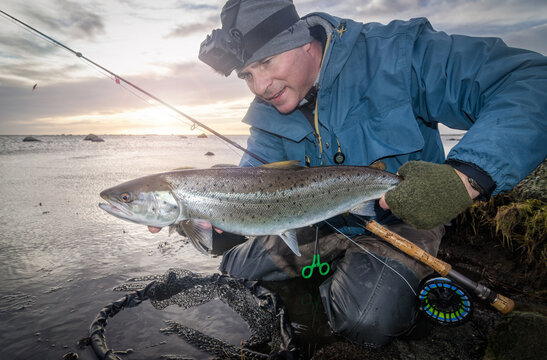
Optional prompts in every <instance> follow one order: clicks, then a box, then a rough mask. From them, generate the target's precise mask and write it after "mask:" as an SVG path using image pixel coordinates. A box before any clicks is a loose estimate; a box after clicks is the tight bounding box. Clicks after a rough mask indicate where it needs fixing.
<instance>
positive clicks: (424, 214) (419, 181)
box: [386, 161, 473, 229]
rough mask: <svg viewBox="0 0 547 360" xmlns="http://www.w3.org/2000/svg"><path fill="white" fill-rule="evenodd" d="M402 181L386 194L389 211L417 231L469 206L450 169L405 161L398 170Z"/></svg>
mask: <svg viewBox="0 0 547 360" xmlns="http://www.w3.org/2000/svg"><path fill="white" fill-rule="evenodd" d="M399 175H400V176H401V177H402V178H403V181H402V182H401V183H400V184H399V185H398V186H397V187H396V188H394V189H393V190H390V191H388V192H387V193H386V203H387V204H388V205H389V207H390V208H391V212H393V214H394V215H395V216H397V217H398V218H400V219H402V220H404V221H405V222H407V223H409V224H410V225H412V226H414V227H416V228H418V229H432V228H434V227H436V226H438V225H441V224H444V223H446V222H448V221H450V220H452V219H453V218H455V217H456V216H457V215H458V214H459V213H460V212H462V211H463V210H465V209H467V208H468V207H469V206H471V205H472V204H473V200H472V199H471V197H470V196H469V193H468V192H467V189H466V188H465V185H464V184H463V182H462V180H461V178H460V177H459V176H458V174H457V173H456V171H455V170H454V168H452V167H451V166H449V165H439V164H434V163H428V162H424V161H409V162H407V163H405V164H404V165H403V166H401V168H400V169H399Z"/></svg>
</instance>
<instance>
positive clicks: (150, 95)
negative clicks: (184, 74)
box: [0, 10, 266, 164]
mask: <svg viewBox="0 0 547 360" xmlns="http://www.w3.org/2000/svg"><path fill="white" fill-rule="evenodd" d="M0 13H2V14H3V15H4V16H6V17H8V18H9V19H10V20H11V21H12V22H14V21H15V22H16V23H17V24H20V25H22V26H24V28H26V29H28V30H30V31H32V32H34V33H35V34H39V35H40V36H41V37H42V38H43V39H45V40H47V41H49V42H51V43H53V44H54V45H57V46H59V47H61V48H63V49H65V50H67V51H69V52H71V53H72V54H74V55H76V56H77V57H78V58H80V59H82V60H84V61H86V62H87V63H89V64H91V65H93V66H94V67H96V68H98V69H101V70H102V71H104V72H106V73H108V74H109V75H111V76H113V77H114V78H115V80H116V83H117V82H118V81H120V82H122V81H123V82H124V83H126V84H127V85H129V86H131V87H132V88H133V89H135V90H137V91H139V92H141V93H143V94H145V95H146V96H148V97H149V98H151V99H153V100H155V101H157V102H158V103H160V104H162V105H164V106H166V107H167V108H169V109H171V110H172V111H174V112H176V113H177V114H179V115H181V116H183V117H184V118H186V119H188V120H190V121H191V122H192V123H194V124H195V125H196V126H198V127H200V128H201V129H204V130H206V131H208V132H209V133H211V134H213V135H215V136H216V137H218V138H220V139H222V140H224V141H225V142H227V143H228V144H230V145H232V146H233V147H235V148H237V149H239V150H241V151H243V152H244V153H246V154H248V155H249V156H251V157H253V158H255V159H256V160H258V161H260V162H261V163H263V164H266V160H264V159H262V158H261V157H260V156H258V155H256V154H255V153H253V152H252V151H249V150H247V149H246V148H244V147H242V146H241V145H239V144H238V143H236V142H234V141H232V140H230V139H229V138H227V137H226V136H224V135H222V134H220V133H219V132H217V131H215V130H214V129H212V128H210V127H208V126H207V125H205V124H203V123H201V122H200V121H198V120H196V119H194V118H193V117H191V116H190V115H187V114H185V113H183V112H182V111H180V110H178V109H177V108H175V107H174V106H172V105H170V104H169V103H167V102H165V101H163V100H161V99H160V98H158V97H156V96H154V95H152V94H151V93H149V92H148V91H146V90H144V89H142V88H140V87H139V86H137V85H135V84H133V83H132V82H131V81H129V80H127V79H125V78H123V77H122V76H120V75H118V74H116V73H114V72H112V71H110V70H108V69H107V68H105V67H103V66H101V65H99V64H98V63H96V62H94V61H92V60H91V59H89V58H87V57H85V56H84V55H82V53H81V52H78V51H75V50H73V49H71V48H70V47H68V46H66V45H64V44H63V43H61V42H59V41H57V40H55V39H54V38H52V37H50V36H48V35H46V34H44V33H43V32H41V31H39V30H37V29H35V28H33V27H32V26H30V25H28V24H26V23H24V22H23V21H21V20H19V19H17V18H15V17H13V16H11V15H10V14H8V13H6V12H4V11H2V10H0Z"/></svg>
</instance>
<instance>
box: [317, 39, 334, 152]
mask: <svg viewBox="0 0 547 360" xmlns="http://www.w3.org/2000/svg"><path fill="white" fill-rule="evenodd" d="M331 35H332V34H329V37H328V38H327V43H326V44H325V50H324V51H323V57H322V58H321V66H320V68H323V60H325V55H326V54H327V49H328V48H329V44H330V38H331ZM318 103H319V93H317V97H316V98H315V111H314V114H313V123H314V126H315V134H316V135H317V141H318V142H319V152H320V154H321V162H324V159H323V141H322V139H321V133H320V132H319V115H318V111H317V104H318Z"/></svg>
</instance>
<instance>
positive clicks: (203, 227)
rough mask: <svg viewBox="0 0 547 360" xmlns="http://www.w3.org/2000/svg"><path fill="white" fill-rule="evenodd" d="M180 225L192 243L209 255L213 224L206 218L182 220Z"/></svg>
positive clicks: (211, 244)
mask: <svg viewBox="0 0 547 360" xmlns="http://www.w3.org/2000/svg"><path fill="white" fill-rule="evenodd" d="M180 226H181V227H182V229H183V230H184V232H185V233H186V235H187V236H188V238H189V239H190V241H191V242H192V245H194V247H195V248H196V249H198V250H199V251H201V252H202V253H204V254H206V255H209V250H210V249H212V247H213V226H212V225H211V223H210V222H208V221H206V220H195V219H190V220H182V221H181V222H180Z"/></svg>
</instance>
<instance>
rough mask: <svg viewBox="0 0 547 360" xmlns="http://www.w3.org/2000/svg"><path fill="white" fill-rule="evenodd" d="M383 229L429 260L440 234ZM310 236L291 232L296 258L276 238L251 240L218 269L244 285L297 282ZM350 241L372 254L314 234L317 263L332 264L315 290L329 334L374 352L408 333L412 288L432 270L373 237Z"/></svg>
mask: <svg viewBox="0 0 547 360" xmlns="http://www.w3.org/2000/svg"><path fill="white" fill-rule="evenodd" d="M387 227H388V228H389V229H390V230H392V231H394V232H396V233H398V234H400V235H402V236H403V237H405V238H407V239H408V240H410V241H412V242H413V243H415V244H416V245H418V246H420V247H421V248H422V249H424V250H425V251H427V252H428V253H430V254H432V255H434V256H436V255H437V251H438V249H439V244H440V242H441V238H442V236H443V235H444V226H439V227H437V228H434V229H432V230H417V229H415V228H413V227H412V226H410V225H408V224H405V223H398V224H394V225H390V226H387ZM315 234H316V231H315V228H313V227H308V228H303V229H299V230H298V231H297V238H298V241H299V248H300V252H301V253H302V256H300V257H299V256H296V255H294V254H293V253H292V251H291V250H290V249H289V248H288V247H287V245H285V243H284V242H283V240H281V239H280V238H279V237H278V236H261V237H256V238H254V239H252V240H249V241H247V242H245V243H243V244H240V245H238V246H236V247H233V248H231V249H230V250H228V251H227V252H225V253H224V257H223V259H222V262H221V264H220V270H221V271H222V272H223V273H227V274H229V275H231V276H235V277H241V278H245V279H249V280H264V281H280V280H287V279H291V278H295V277H299V276H301V271H302V268H303V267H304V266H307V265H310V263H311V261H312V259H313V254H314V247H315ZM353 240H354V241H355V242H357V243H358V244H359V245H361V246H362V247H364V248H365V249H366V250H368V251H369V252H370V253H372V254H370V253H367V252H366V251H365V250H363V249H361V248H360V247H358V246H356V245H355V244H353V243H352V242H350V241H349V240H348V239H346V238H345V237H343V236H342V235H340V234H336V233H332V231H320V232H319V252H320V255H321V262H329V263H332V264H333V270H334V271H333V272H331V274H332V275H330V276H329V277H328V278H327V279H326V280H325V281H324V282H323V283H322V284H321V286H320V288H319V291H320V294H321V300H322V302H323V307H324V309H325V312H326V313H327V316H328V319H329V324H330V326H331V328H332V330H333V331H334V332H335V333H337V334H340V335H342V336H344V337H346V338H348V339H349V340H351V341H355V342H358V343H360V344H363V345H367V346H372V347H378V346H381V345H384V344H386V343H388V342H389V341H390V340H392V339H393V338H395V337H397V336H400V335H403V334H405V333H406V332H408V331H409V330H410V329H411V328H412V326H413V325H414V322H415V320H416V317H417V312H418V308H417V295H416V293H417V292H418V286H419V285H420V281H421V280H422V279H423V278H424V277H426V276H427V275H429V274H430V273H431V272H432V270H430V269H429V268H428V267H426V266H425V265H423V264H421V263H419V262H417V261H416V260H414V259H413V258H411V257H409V256H408V255H406V254H404V253H402V252H400V251H399V250H397V249H395V248H394V247H393V246H391V245H390V244H388V243H387V242H385V241H383V240H381V239H379V238H377V237H375V236H374V235H370V236H369V235H359V236H356V237H354V238H353ZM316 271H317V270H316Z"/></svg>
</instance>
